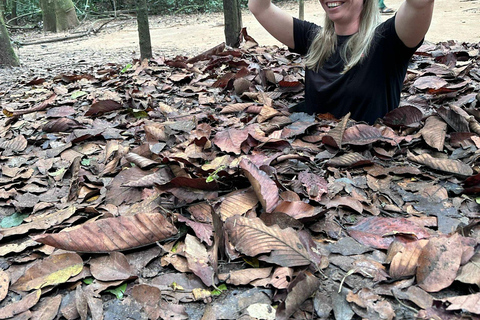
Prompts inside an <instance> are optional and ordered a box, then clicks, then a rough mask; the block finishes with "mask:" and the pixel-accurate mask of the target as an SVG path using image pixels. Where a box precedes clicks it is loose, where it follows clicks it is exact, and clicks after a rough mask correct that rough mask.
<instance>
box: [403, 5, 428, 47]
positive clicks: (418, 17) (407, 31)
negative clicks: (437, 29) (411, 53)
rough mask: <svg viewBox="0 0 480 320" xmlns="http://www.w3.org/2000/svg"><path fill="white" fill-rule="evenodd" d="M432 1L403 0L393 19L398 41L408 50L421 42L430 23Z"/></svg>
mask: <svg viewBox="0 0 480 320" xmlns="http://www.w3.org/2000/svg"><path fill="white" fill-rule="evenodd" d="M433 4H434V0H405V1H404V2H403V3H402V4H401V6H400V8H399V9H398V12H397V16H396V17H395V29H396V30H397V34H398V36H399V37H400V40H402V41H403V43H404V44H405V45H406V46H407V47H410V48H413V47H415V46H416V45H418V44H419V43H420V41H422V39H423V38H424V37H425V34H426V33H427V31H428V28H429V27H430V22H431V21H432V14H433Z"/></svg>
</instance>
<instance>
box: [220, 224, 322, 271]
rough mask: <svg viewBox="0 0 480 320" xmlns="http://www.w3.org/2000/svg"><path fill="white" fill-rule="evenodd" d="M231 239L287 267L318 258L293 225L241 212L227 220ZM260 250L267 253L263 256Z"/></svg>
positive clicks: (237, 245) (254, 254)
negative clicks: (282, 226)
mask: <svg viewBox="0 0 480 320" xmlns="http://www.w3.org/2000/svg"><path fill="white" fill-rule="evenodd" d="M225 229H226V231H227V232H228V235H229V240H230V241H231V242H232V244H233V245H234V246H235V248H236V249H237V250H238V251H240V252H241V253H243V254H245V255H248V256H250V257H257V258H258V259H259V260H263V261H266V262H270V263H275V264H278V265H280V266H283V267H295V266H305V265H309V264H310V263H312V261H315V260H316V259H317V257H312V256H311V254H310V253H309V251H308V250H307V248H305V246H304V244H302V241H301V240H300V238H299V237H298V234H297V232H295V231H294V230H293V229H290V228H288V229H280V228H279V227H278V226H272V227H267V226H266V225H265V224H264V223H263V222H262V221H261V220H260V219H259V218H254V219H249V218H243V217H239V216H234V217H231V218H228V219H227V221H226V222H225ZM260 254H263V255H261V256H259V255H260Z"/></svg>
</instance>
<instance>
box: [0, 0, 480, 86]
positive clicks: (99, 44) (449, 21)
mask: <svg viewBox="0 0 480 320" xmlns="http://www.w3.org/2000/svg"><path fill="white" fill-rule="evenodd" d="M385 2H386V4H387V6H388V7H390V8H392V9H398V7H399V6H400V4H401V3H402V2H403V0H385ZM280 6H281V7H282V8H284V9H285V10H287V11H288V12H290V13H291V14H292V15H297V12H298V5H297V2H295V1H292V2H286V3H285V2H284V3H282V4H280ZM323 14H324V13H323V10H322V8H321V6H320V4H319V3H318V0H307V1H305V19H306V20H309V21H312V22H316V23H318V24H322V22H323ZM388 17H390V16H383V19H387V18H388ZM479 17H480V0H437V1H436V3H435V12H434V20H433V22H432V25H431V28H430V30H429V32H428V34H427V36H426V40H427V41H430V42H433V43H438V42H442V41H447V40H457V41H460V42H470V43H473V42H478V41H480V28H479V27H478V19H479ZM94 23H95V25H94ZM99 25H100V22H98V21H97V22H86V23H83V24H82V25H81V27H80V28H79V29H78V30H74V31H73V32H75V31H76V32H81V31H82V30H83V31H85V30H88V29H90V28H92V26H93V27H94V28H98V26H99ZM243 25H244V26H245V27H247V32H248V33H249V35H250V36H252V37H253V38H254V39H256V40H257V42H258V43H259V44H260V45H279V46H281V44H280V43H279V42H277V41H276V40H275V39H273V38H272V37H271V36H270V35H269V34H268V33H267V32H266V31H265V30H264V29H263V28H262V26H260V25H259V23H258V22H257V21H256V20H255V18H254V17H253V15H252V14H251V13H250V12H248V11H247V10H245V11H244V12H243ZM223 28H224V24H223V13H208V14H195V15H184V14H181V15H172V16H154V17H150V29H151V30H150V32H151V38H152V46H153V52H154V56H165V57H174V56H176V55H184V56H188V57H191V56H194V55H196V54H198V53H201V52H203V51H205V50H207V49H209V48H211V47H213V46H215V45H217V44H219V43H221V42H223V41H224V33H223V32H224V31H223ZM70 35H71V34H61V35H60V36H64V37H68V36H70ZM58 36H59V35H58V34H55V35H52V34H44V33H43V32H41V31H38V30H37V31H30V32H26V33H16V34H12V38H13V39H14V40H16V41H17V42H20V43H28V42H32V41H39V40H42V39H43V40H44V39H49V38H53V37H58ZM137 43H138V34H137V28H136V20H135V19H134V17H129V18H128V19H126V20H118V21H114V22H111V23H109V24H107V25H105V26H104V27H103V28H102V29H101V30H100V32H98V33H96V34H94V35H91V36H88V37H83V38H79V39H75V40H68V41H61V42H53V43H45V44H36V45H25V46H21V45H20V46H19V47H18V48H17V53H18V56H19V58H20V61H21V64H22V66H21V67H20V68H13V69H7V70H5V69H0V77H1V78H2V81H1V83H0V91H3V90H8V87H6V86H8V85H9V84H13V83H18V81H19V80H21V79H22V78H27V79H28V78H29V77H33V76H44V75H45V74H48V73H52V72H53V73H59V72H67V73H73V72H77V71H80V70H82V69H83V70H84V69H88V68H94V67H95V66H96V65H104V64H105V63H108V62H112V63H120V64H127V63H129V62H131V61H132V59H134V58H138V56H139V52H138V44H137ZM50 75H51V74H50ZM54 75H56V74H54Z"/></svg>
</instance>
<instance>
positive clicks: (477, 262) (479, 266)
mask: <svg viewBox="0 0 480 320" xmlns="http://www.w3.org/2000/svg"><path fill="white" fill-rule="evenodd" d="M455 280H457V281H460V282H463V283H470V284H476V285H477V286H480V253H477V254H476V255H475V256H473V257H472V259H471V260H470V261H469V262H468V263H467V264H466V265H464V266H463V267H462V268H461V269H460V272H459V273H458V275H457V278H456V279H455Z"/></svg>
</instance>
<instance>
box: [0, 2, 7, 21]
mask: <svg viewBox="0 0 480 320" xmlns="http://www.w3.org/2000/svg"><path fill="white" fill-rule="evenodd" d="M6 14H7V0H0V15H1V16H2V18H3V21H5V15H6Z"/></svg>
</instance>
